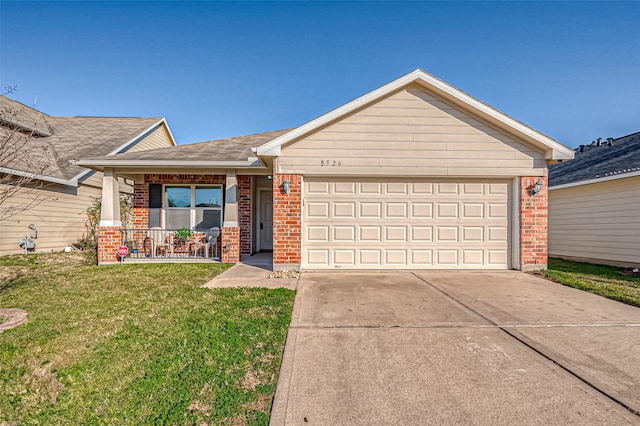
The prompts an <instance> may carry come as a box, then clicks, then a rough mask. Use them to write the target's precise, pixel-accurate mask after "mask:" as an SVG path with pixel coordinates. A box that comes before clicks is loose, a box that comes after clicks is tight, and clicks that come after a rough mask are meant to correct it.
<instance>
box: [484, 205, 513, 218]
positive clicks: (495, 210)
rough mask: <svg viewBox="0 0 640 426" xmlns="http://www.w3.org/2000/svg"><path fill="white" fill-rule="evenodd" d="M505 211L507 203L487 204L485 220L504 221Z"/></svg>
mask: <svg viewBox="0 0 640 426" xmlns="http://www.w3.org/2000/svg"><path fill="white" fill-rule="evenodd" d="M507 211H508V209H507V203H499V204H498V203H489V204H488V214H487V219H505V218H506V217H507Z"/></svg>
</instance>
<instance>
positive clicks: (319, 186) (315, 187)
mask: <svg viewBox="0 0 640 426" xmlns="http://www.w3.org/2000/svg"><path fill="white" fill-rule="evenodd" d="M305 192H306V193H307V194H308V195H312V194H328V193H329V182H307V187H306V191H305Z"/></svg>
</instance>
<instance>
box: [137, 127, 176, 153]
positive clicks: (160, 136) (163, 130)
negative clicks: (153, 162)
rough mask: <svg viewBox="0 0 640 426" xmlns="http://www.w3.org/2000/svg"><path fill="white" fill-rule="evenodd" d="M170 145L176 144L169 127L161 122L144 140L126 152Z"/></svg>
mask: <svg viewBox="0 0 640 426" xmlns="http://www.w3.org/2000/svg"><path fill="white" fill-rule="evenodd" d="M168 146H174V144H173V142H172V140H171V136H170V135H169V131H168V130H167V127H166V126H165V125H164V124H161V125H160V126H159V127H158V128H157V129H155V130H154V131H153V132H151V133H150V134H149V135H148V136H147V137H145V138H144V139H143V140H142V141H140V142H138V143H137V144H135V145H134V146H132V147H131V148H129V149H128V150H126V152H137V151H146V150H148V149H156V148H166V147H168Z"/></svg>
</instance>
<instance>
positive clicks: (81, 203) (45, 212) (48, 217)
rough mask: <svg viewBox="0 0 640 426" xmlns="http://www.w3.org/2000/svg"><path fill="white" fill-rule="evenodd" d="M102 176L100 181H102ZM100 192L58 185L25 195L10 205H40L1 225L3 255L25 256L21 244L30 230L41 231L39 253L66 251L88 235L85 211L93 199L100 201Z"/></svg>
mask: <svg viewBox="0 0 640 426" xmlns="http://www.w3.org/2000/svg"><path fill="white" fill-rule="evenodd" d="M101 175H102V174H101V173H100V177H101ZM100 194H101V189H100V188H99V187H96V186H90V185H85V184H81V185H80V186H79V187H78V188H74V187H70V186H63V185H58V184H46V186H45V187H44V188H43V189H38V190H36V192H35V193H34V192H33V191H29V192H27V191H22V193H20V194H18V195H17V196H16V197H15V199H13V200H11V201H10V202H11V203H14V204H18V205H25V204H26V203H29V201H30V200H32V199H34V198H36V199H37V200H38V203H37V204H36V205H35V206H33V207H32V208H30V209H29V210H27V211H24V212H22V213H19V214H18V215H16V216H13V217H11V218H9V219H6V220H4V221H1V222H0V229H1V232H0V255H5V254H11V253H23V250H22V249H20V247H19V246H18V240H20V239H22V238H23V237H24V234H25V232H31V231H29V229H27V227H28V226H29V224H32V223H33V224H34V225H36V226H37V227H38V239H37V240H35V243H36V251H38V252H50V251H52V250H53V251H59V250H62V249H64V247H65V246H67V245H69V244H72V243H75V242H77V241H78V239H80V238H82V236H83V234H85V233H86V226H85V223H86V220H87V215H86V210H87V207H89V206H90V205H91V204H92V203H93V198H94V197H100Z"/></svg>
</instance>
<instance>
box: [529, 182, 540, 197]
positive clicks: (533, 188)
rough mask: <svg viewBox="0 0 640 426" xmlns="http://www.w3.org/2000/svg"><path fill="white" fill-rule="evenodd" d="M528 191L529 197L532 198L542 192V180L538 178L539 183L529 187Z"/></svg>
mask: <svg viewBox="0 0 640 426" xmlns="http://www.w3.org/2000/svg"><path fill="white" fill-rule="evenodd" d="M527 189H528V190H529V195H531V196H532V197H533V196H534V195H536V194H537V193H539V192H540V191H542V181H541V180H540V178H538V181H537V182H536V183H534V184H533V185H531V186H529V188H527Z"/></svg>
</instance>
